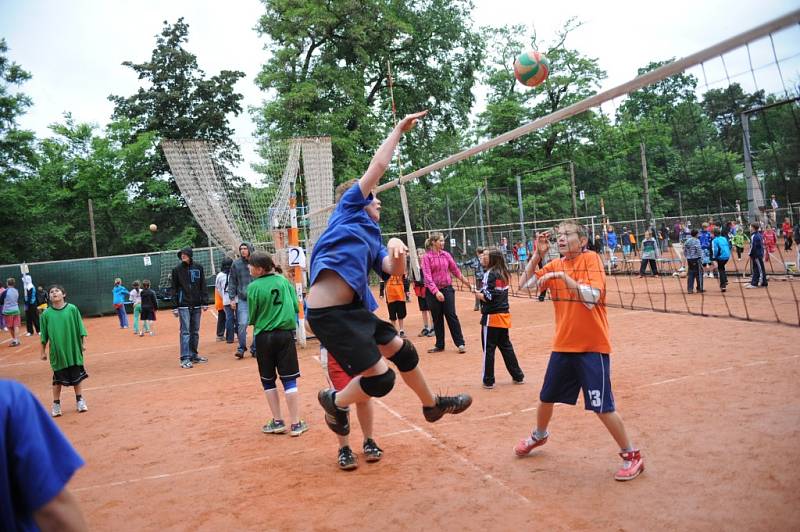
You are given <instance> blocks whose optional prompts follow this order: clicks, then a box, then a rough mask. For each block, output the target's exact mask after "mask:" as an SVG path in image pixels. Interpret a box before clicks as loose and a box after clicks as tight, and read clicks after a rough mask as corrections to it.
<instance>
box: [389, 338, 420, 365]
mask: <svg viewBox="0 0 800 532" xmlns="http://www.w3.org/2000/svg"><path fill="white" fill-rule="evenodd" d="M389 360H391V361H392V362H394V365H395V366H397V369H399V370H400V371H402V372H406V371H411V370H412V369H414V368H416V367H417V364H419V355H418V354H417V348H416V347H414V344H412V343H411V342H410V341H408V339H404V340H403V347H401V348H400V349H399V350H398V351H397V353H395V354H394V356H393V357H392V358H390V359H389Z"/></svg>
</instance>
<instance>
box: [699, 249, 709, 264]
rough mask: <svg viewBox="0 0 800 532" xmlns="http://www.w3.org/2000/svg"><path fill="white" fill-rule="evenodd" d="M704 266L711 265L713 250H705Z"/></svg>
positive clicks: (703, 251) (703, 250)
mask: <svg viewBox="0 0 800 532" xmlns="http://www.w3.org/2000/svg"><path fill="white" fill-rule="evenodd" d="M701 251H702V253H703V264H711V250H710V249H708V248H703V249H702V250H701Z"/></svg>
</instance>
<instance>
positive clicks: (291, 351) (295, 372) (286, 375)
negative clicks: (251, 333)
mask: <svg viewBox="0 0 800 532" xmlns="http://www.w3.org/2000/svg"><path fill="white" fill-rule="evenodd" d="M256 361H257V362H258V374H259V375H261V380H262V381H267V382H275V379H276V377H280V378H281V380H284V379H296V378H297V377H299V376H300V365H299V364H298V363H297V348H296V347H295V344H294V336H293V335H292V331H282V330H275V331H261V332H260V333H258V334H257V335H256Z"/></svg>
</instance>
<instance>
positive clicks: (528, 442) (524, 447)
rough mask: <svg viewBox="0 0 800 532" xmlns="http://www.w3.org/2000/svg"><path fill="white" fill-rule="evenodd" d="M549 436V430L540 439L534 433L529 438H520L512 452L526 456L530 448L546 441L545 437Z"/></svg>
mask: <svg viewBox="0 0 800 532" xmlns="http://www.w3.org/2000/svg"><path fill="white" fill-rule="evenodd" d="M549 437H550V433H549V432H548V433H547V435H546V436H545V437H544V438H542V439H537V438H536V434H531V436H530V438H525V439H522V440H520V441H519V443H518V444H517V445H516V446H514V453H515V454H516V455H517V456H528V454H530V452H531V451H532V450H534V449H535V448H537V447H540V446H542V445H544V444H545V443H547V438H549Z"/></svg>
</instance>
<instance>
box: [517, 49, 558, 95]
mask: <svg viewBox="0 0 800 532" xmlns="http://www.w3.org/2000/svg"><path fill="white" fill-rule="evenodd" d="M549 74H550V64H549V63H548V62H547V58H546V57H545V56H544V54H542V53H539V52H537V51H536V50H528V51H527V52H522V53H521V54H519V55H518V56H517V58H516V59H515V60H514V77H515V78H517V81H519V82H520V83H522V84H523V85H525V86H527V87H536V86H537V85H539V84H541V83H542V82H543V81H544V80H546V79H547V76H548V75H549Z"/></svg>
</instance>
